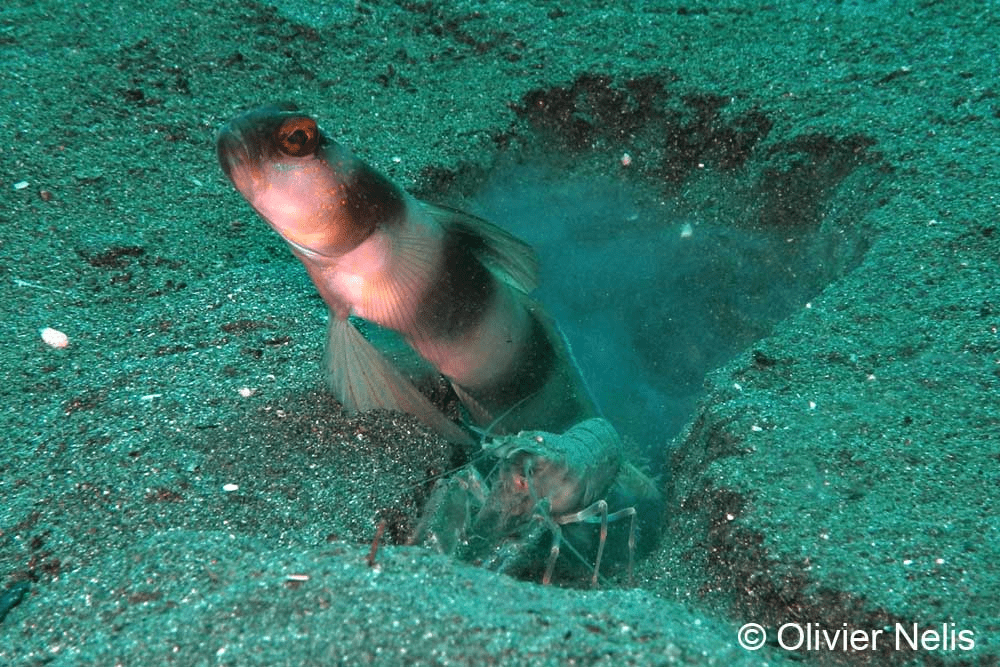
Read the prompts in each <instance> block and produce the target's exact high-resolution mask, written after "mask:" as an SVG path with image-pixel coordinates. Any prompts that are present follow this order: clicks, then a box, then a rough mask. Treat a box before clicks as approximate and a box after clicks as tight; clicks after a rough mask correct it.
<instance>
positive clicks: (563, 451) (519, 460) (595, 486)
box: [411, 418, 659, 585]
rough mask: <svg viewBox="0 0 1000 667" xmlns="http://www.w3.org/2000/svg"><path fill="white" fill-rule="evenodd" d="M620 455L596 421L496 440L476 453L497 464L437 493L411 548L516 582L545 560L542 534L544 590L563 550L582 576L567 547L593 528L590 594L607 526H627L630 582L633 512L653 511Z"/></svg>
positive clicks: (465, 472)
mask: <svg viewBox="0 0 1000 667" xmlns="http://www.w3.org/2000/svg"><path fill="white" fill-rule="evenodd" d="M621 451H622V443H621V439H620V438H619V436H618V433H617V432H616V431H615V429H614V427H613V426H612V425H611V424H610V423H609V422H608V421H606V420H604V419H601V418H593V419H588V420H585V421H582V422H580V423H578V424H576V425H575V426H573V427H572V428H570V429H569V430H567V431H566V432H565V433H562V434H555V433H548V432H545V431H522V432H521V433H518V434H517V435H512V436H500V437H497V438H495V439H493V440H492V441H490V442H488V443H485V444H484V445H483V454H484V457H485V458H487V459H489V460H492V461H494V462H495V463H494V464H493V466H492V469H491V470H490V471H489V472H488V473H487V474H486V476H485V477H483V475H482V474H480V472H479V470H478V469H477V468H476V466H474V465H472V464H469V465H467V466H465V467H464V468H462V469H461V470H460V471H459V472H458V473H456V474H455V475H453V476H451V477H450V478H448V479H446V480H442V481H440V482H439V483H438V485H437V486H436V487H435V490H434V491H433V493H432V495H431V499H430V501H429V502H428V504H427V509H426V511H425V514H424V517H423V519H422V520H421V522H420V524H419V525H418V527H417V530H416V531H415V533H414V539H413V540H411V543H414V542H416V543H424V544H430V545H433V546H435V547H436V548H437V549H438V550H439V551H441V552H442V553H447V554H451V555H456V556H458V557H460V558H462V559H464V560H468V561H472V562H479V563H481V564H482V565H483V566H484V567H487V568H489V569H494V570H497V571H499V572H522V571H526V570H530V569H533V567H535V566H537V565H538V564H539V561H540V558H544V556H541V557H540V555H539V553H538V552H539V549H540V545H541V540H542V539H543V538H544V536H545V534H546V533H549V534H551V536H552V539H551V544H550V546H549V549H548V556H547V560H546V565H545V571H544V574H543V575H542V583H543V584H548V583H550V582H551V580H552V574H553V571H554V570H555V566H556V562H557V560H558V559H559V554H560V552H561V550H562V549H563V548H564V547H565V548H566V549H567V550H569V551H570V552H571V553H573V554H574V555H575V556H576V557H577V558H578V559H579V560H580V561H581V562H583V563H585V564H586V565H588V567H590V563H591V561H590V560H588V559H587V558H586V557H584V556H583V555H581V553H580V550H579V549H578V548H577V547H576V546H574V542H577V541H580V540H587V539H589V541H590V542H592V541H593V533H594V530H593V525H594V524H599V530H598V533H597V538H596V539H597V546H596V553H595V554H594V558H593V561H592V562H593V566H592V571H591V585H597V583H598V578H599V576H600V568H601V562H602V559H603V557H604V551H605V544H606V542H607V536H608V524H609V523H611V522H614V521H619V520H625V519H628V520H629V529H628V530H629V532H628V569H629V576H630V577H631V573H632V563H633V559H634V554H635V547H636V518H637V506H638V505H640V504H643V503H644V504H645V505H648V504H651V503H658V501H659V492H658V491H657V489H656V487H655V484H654V483H653V482H652V480H650V479H649V478H648V477H646V476H645V475H644V474H643V473H641V472H640V471H639V470H638V469H636V468H635V467H634V466H632V465H631V464H629V463H627V462H625V461H623V460H622V455H621ZM645 505H643V506H645ZM612 508H613V509H612ZM587 525H589V526H590V528H589V529H584V527H585V526H587ZM564 533H565V534H564ZM570 533H571V534H572V538H571V539H569V538H568V537H567V535H569V534H570ZM588 534H589V537H588ZM590 546H591V547H592V546H593V545H592V544H591V545H590Z"/></svg>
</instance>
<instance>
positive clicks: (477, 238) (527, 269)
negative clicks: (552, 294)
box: [421, 202, 538, 294]
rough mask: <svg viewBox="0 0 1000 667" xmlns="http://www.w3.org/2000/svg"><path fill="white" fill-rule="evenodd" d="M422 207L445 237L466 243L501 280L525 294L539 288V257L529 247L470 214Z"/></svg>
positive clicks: (442, 207) (429, 206)
mask: <svg viewBox="0 0 1000 667" xmlns="http://www.w3.org/2000/svg"><path fill="white" fill-rule="evenodd" d="M421 204H422V205H423V207H424V210H425V212H426V213H427V215H428V216H430V217H431V218H433V219H434V220H435V221H436V222H437V223H438V224H439V225H441V227H442V228H444V230H445V233H450V234H456V235H458V236H459V237H461V238H462V239H464V240H466V241H467V247H469V248H471V249H472V251H473V253H474V254H475V256H476V258H477V259H479V261H481V262H482V263H483V265H485V266H486V268H488V269H489V270H490V271H491V272H492V273H493V275H495V276H496V277H497V278H498V279H500V280H502V281H504V282H505V283H507V284H508V285H510V286H511V287H513V288H515V289H517V290H520V291H521V292H524V293H525V294H530V293H531V292H532V291H534V290H535V288H536V287H538V257H537V256H536V255H535V251H534V250H533V249H532V247H531V246H530V245H528V244H527V243H525V242H524V241H522V240H521V239H519V238H517V237H516V236H514V235H513V234H511V233H510V232H508V231H506V230H504V229H501V228H500V227H497V226H496V225H494V224H493V223H491V222H489V221H487V220H483V219H482V218H479V217H476V216H474V215H472V214H471V213H465V212H464V211H460V210H458V209H455V208H449V207H447V206H438V205H435V204H428V203H426V202H421Z"/></svg>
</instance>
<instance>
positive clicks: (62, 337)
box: [38, 327, 69, 349]
mask: <svg viewBox="0 0 1000 667" xmlns="http://www.w3.org/2000/svg"><path fill="white" fill-rule="evenodd" d="M38 333H40V334H41V335H42V340H43V341H45V344H46V345H48V346H49V347H54V348H56V349H62V348H64V347H66V346H67V345H69V336H67V335H66V334H64V333H63V332H62V331H59V330H58V329H53V328H52V327H45V328H44V329H39V330H38Z"/></svg>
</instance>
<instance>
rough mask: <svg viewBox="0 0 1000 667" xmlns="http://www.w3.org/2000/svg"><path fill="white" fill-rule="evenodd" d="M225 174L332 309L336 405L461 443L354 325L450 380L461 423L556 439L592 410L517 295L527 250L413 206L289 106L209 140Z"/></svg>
mask: <svg viewBox="0 0 1000 667" xmlns="http://www.w3.org/2000/svg"><path fill="white" fill-rule="evenodd" d="M217 147H218V156H219V161H220V164H221V165H222V168H223V171H224V172H225V173H226V175H227V176H228V177H229V179H230V180H231V181H232V183H233V184H234V186H235V187H236V189H237V190H238V191H239V192H240V193H241V194H242V195H243V196H244V197H245V198H246V199H247V201H248V202H249V203H250V204H251V206H253V208H254V209H255V210H256V211H257V212H258V213H259V214H260V215H261V217H262V218H264V220H265V221H267V223H268V224H269V225H270V226H271V227H272V228H274V229H275V231H277V232H278V233H279V234H280V235H281V236H282V237H283V238H284V239H285V241H286V242H287V243H288V244H289V246H290V247H291V250H292V252H293V253H294V254H295V255H296V257H298V258H299V260H301V262H302V263H303V265H304V266H305V267H306V270H307V271H308V273H309V276H310V278H311V279H312V281H313V283H314V284H315V286H316V288H317V290H318V291H319V293H320V295H321V296H322V297H323V300H324V301H325V302H326V304H327V306H328V307H329V309H330V312H331V317H330V325H329V331H328V336H327V347H326V352H325V355H324V364H325V368H326V373H327V379H328V383H329V385H330V386H331V388H332V390H333V391H334V393H335V395H336V396H337V398H338V399H339V400H340V401H341V402H342V403H343V404H344V406H345V407H346V408H348V409H354V410H365V409H372V408H387V409H396V410H402V411H405V412H409V413H411V414H414V415H415V416H417V417H418V418H420V419H421V420H422V421H424V422H425V423H426V424H428V425H429V426H431V427H432V428H434V429H436V430H437V431H439V432H440V433H442V434H443V435H445V436H446V437H449V438H450V439H453V440H465V441H467V440H468V439H469V435H468V433H467V432H466V431H464V430H462V429H461V428H459V427H458V426H457V425H456V424H455V423H453V422H451V421H450V420H448V419H447V418H446V417H445V416H444V414H442V413H441V412H440V411H439V410H438V408H436V407H435V406H434V405H433V404H431V402H430V401H429V400H428V399H427V398H426V397H425V396H424V395H423V394H421V393H420V392H419V391H418V389H417V387H416V385H415V383H414V377H413V376H412V373H411V372H410V371H408V370H405V368H408V366H407V365H406V364H403V363H401V362H397V361H394V359H391V358H389V357H387V356H386V355H385V354H383V352H382V351H380V350H378V349H376V348H375V347H374V346H373V345H372V344H371V342H369V340H368V339H366V338H365V337H364V336H363V335H362V334H361V333H360V332H359V331H358V329H357V328H356V327H355V326H354V325H353V324H352V323H351V321H350V319H349V318H350V317H351V316H354V317H358V318H362V319H363V320H366V321H368V322H370V323H372V324H375V325H377V326H378V327H380V328H381V329H384V330H389V331H392V332H395V333H396V334H398V336H399V337H401V338H402V339H403V341H405V343H406V344H407V345H408V346H409V348H411V349H412V351H413V352H415V353H416V354H417V355H419V357H420V359H422V360H423V362H424V363H425V364H426V366H428V367H429V368H430V369H431V370H432V372H436V373H440V374H441V375H443V376H444V377H445V378H447V380H448V381H449V382H450V383H451V385H452V386H453V387H454V389H455V392H456V394H457V395H458V397H459V398H460V400H461V401H462V403H463V405H464V406H465V407H466V409H467V411H468V414H469V417H470V419H471V421H472V422H473V424H475V425H477V426H483V427H489V429H490V430H491V431H492V432H494V433H499V434H502V433H516V432H518V431H521V430H527V429H536V430H546V431H552V432H562V431H564V430H566V429H568V428H570V427H571V426H572V425H574V424H576V423H578V422H579V421H582V420H584V419H588V418H590V417H595V416H597V412H598V411H597V408H596V407H595V405H594V403H593V400H592V399H591V397H590V394H589V392H588V391H587V389H586V386H585V383H584V381H583V379H582V377H581V376H580V374H579V372H578V370H577V368H576V365H575V363H574V361H573V358H572V355H571V353H570V351H569V348H568V345H567V343H566V342H565V340H564V338H563V336H562V335H561V333H560V332H559V330H558V328H557V327H556V325H555V324H554V322H552V320H551V319H550V318H549V317H548V316H547V315H546V314H545V313H544V312H543V310H542V309H541V308H540V306H539V305H538V304H537V303H536V302H535V301H534V300H533V299H531V297H530V296H529V293H530V292H531V291H532V289H534V287H535V284H536V260H535V256H534V253H533V251H532V250H531V248H530V247H529V246H528V245H526V244H525V243H523V242H522V241H520V240H518V239H516V238H515V237H513V236H512V235H510V234H508V233H507V232H505V231H504V230H502V229H500V228H498V227H496V226H494V225H492V224H490V223H489V222H486V221H485V220H482V219H480V218H477V217H475V216H472V215H469V214H466V213H462V212H460V211H456V210H452V209H448V208H443V207H438V206H434V205H431V204H427V203H425V202H422V201H419V200H417V199H416V198H414V197H413V196H411V195H409V194H408V193H406V192H404V191H403V190H402V189H400V188H398V187H397V186H396V185H394V184H393V183H392V182H390V181H389V180H388V179H387V178H386V177H384V176H383V175H381V174H379V173H378V172H377V171H375V170H374V169H372V168H371V167H370V166H368V165H367V164H365V163H364V162H362V161H361V160H359V159H358V158H356V157H355V156H354V155H353V154H351V152H350V151H349V150H347V149H346V148H344V147H343V146H341V145H338V144H337V143H335V142H333V141H332V140H330V139H329V138H328V137H327V136H325V135H324V134H323V133H322V131H321V130H320V129H319V127H318V126H317V124H316V122H315V121H314V120H313V119H312V118H310V117H308V116H305V115H303V114H301V113H299V112H298V111H296V110H295V109H294V108H293V107H290V106H267V107H262V108H260V109H257V110H254V111H251V112H248V113H246V114H243V115H242V116H239V117H237V118H236V119H234V120H233V121H231V122H230V123H229V124H227V125H226V126H225V127H223V128H222V130H221V131H220V133H219V138H218V144H217Z"/></svg>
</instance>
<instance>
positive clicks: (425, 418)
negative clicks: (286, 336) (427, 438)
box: [323, 314, 474, 444]
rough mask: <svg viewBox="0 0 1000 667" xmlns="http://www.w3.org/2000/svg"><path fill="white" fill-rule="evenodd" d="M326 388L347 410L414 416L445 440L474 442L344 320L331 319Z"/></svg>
mask: <svg viewBox="0 0 1000 667" xmlns="http://www.w3.org/2000/svg"><path fill="white" fill-rule="evenodd" d="M323 365H324V367H325V369H326V376H327V384H328V385H329V386H330V389H331V390H332V391H333V393H334V395H335V396H336V397H337V399H338V400H339V401H340V402H341V403H343V405H344V407H345V408H346V409H348V410H358V411H361V410H375V409H379V408H381V409H383V410H398V411H400V412H406V413H408V414H411V415H413V416H414V417H416V418H417V419H419V420H420V421H422V422H423V423H424V424H426V425H427V426H429V427H430V428H432V429H434V430H435V431H436V432H437V433H439V434H440V435H441V436H442V437H444V438H446V439H448V440H450V441H452V442H458V443H465V444H471V443H472V442H474V440H473V438H472V436H470V435H469V434H468V433H467V432H466V431H465V430H464V429H462V428H461V427H460V426H459V425H458V424H455V423H454V422H452V421H451V420H450V419H448V418H447V417H446V416H445V415H444V413H442V412H441V411H440V410H438V409H437V408H436V407H435V406H434V404H433V403H431V402H430V400H429V399H428V398H427V397H426V396H424V395H423V394H421V393H420V391H419V390H418V389H417V388H416V387H415V386H414V385H413V383H412V382H410V380H409V379H407V378H406V377H405V376H404V375H403V374H402V373H401V372H400V371H399V370H398V369H397V368H396V367H395V366H393V365H392V364H391V363H390V362H389V361H388V360H387V359H386V358H385V357H384V356H383V355H382V354H381V353H380V352H379V351H378V350H376V349H375V347H374V346H373V345H372V344H371V343H370V342H368V341H367V340H366V339H365V337H364V336H363V335H361V332H360V331H358V330H357V329H356V328H355V327H354V325H353V324H351V322H350V321H349V320H347V319H345V318H341V317H337V316H336V315H332V314H331V317H330V326H329V329H328V331H327V340H326V351H325V353H324V354H323Z"/></svg>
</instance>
